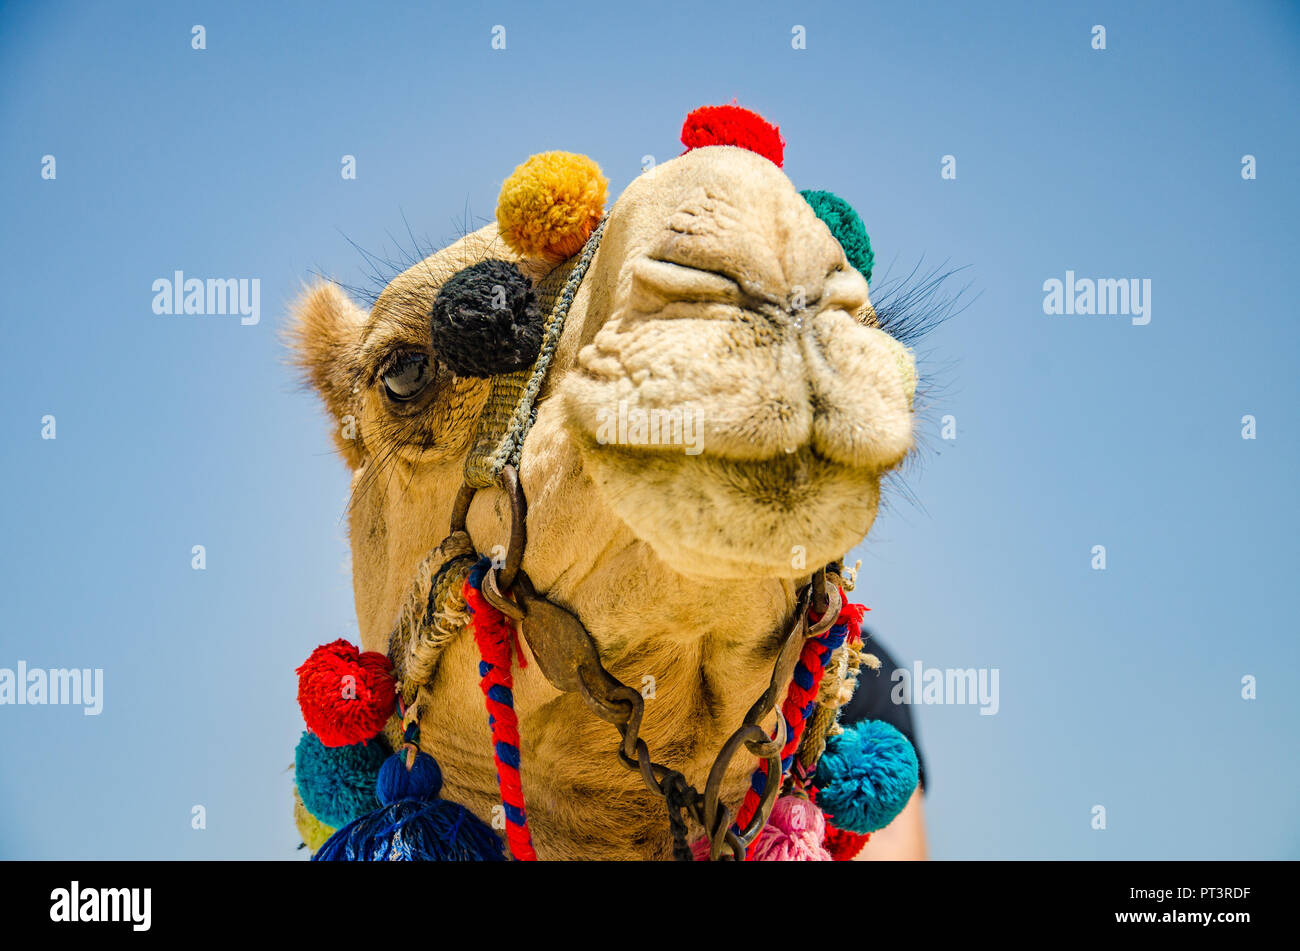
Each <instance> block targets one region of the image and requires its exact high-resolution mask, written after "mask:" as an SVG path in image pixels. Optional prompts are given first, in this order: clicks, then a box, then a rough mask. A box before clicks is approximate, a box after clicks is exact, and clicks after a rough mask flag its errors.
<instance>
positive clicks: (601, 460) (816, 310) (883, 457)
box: [291, 145, 916, 859]
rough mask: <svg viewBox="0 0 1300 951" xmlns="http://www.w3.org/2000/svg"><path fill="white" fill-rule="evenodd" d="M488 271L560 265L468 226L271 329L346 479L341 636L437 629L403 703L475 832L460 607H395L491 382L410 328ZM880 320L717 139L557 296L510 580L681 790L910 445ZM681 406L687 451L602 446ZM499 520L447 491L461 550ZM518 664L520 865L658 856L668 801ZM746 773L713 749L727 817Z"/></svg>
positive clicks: (480, 768) (595, 725) (482, 769)
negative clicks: (635, 694)
mask: <svg viewBox="0 0 1300 951" xmlns="http://www.w3.org/2000/svg"><path fill="white" fill-rule="evenodd" d="M488 258H496V259H501V260H506V261H511V262H514V263H515V264H516V265H517V266H518V267H519V268H520V270H521V271H522V272H523V273H524V274H525V275H527V276H528V277H529V278H531V279H532V280H534V281H541V280H544V279H545V278H546V276H547V275H548V274H549V273H551V271H552V270H553V269H554V268H555V267H557V266H558V262H557V261H555V260H553V259H545V258H538V257H536V256H529V257H524V256H521V255H520V254H518V253H515V252H514V251H512V250H511V248H510V247H509V246H507V244H506V243H505V242H504V241H503V240H502V235H501V233H500V230H499V228H498V225H496V224H491V225H488V226H486V227H483V228H481V229H479V230H477V231H473V232H472V233H469V234H467V235H465V236H464V237H462V238H461V239H460V240H457V241H456V242H455V243H453V244H451V245H450V246H448V247H446V248H443V249H442V250H440V251H437V252H436V253H434V254H432V255H430V256H428V257H427V258H425V259H424V260H421V261H419V262H417V263H415V264H414V265H413V266H411V267H409V268H408V269H406V270H405V271H403V272H402V273H401V274H399V275H398V276H396V277H395V278H394V279H393V280H392V281H391V282H390V283H389V284H388V285H387V286H386V287H385V288H384V290H383V291H382V293H380V294H379V296H378V298H377V300H376V302H375V303H374V306H373V307H372V308H371V309H370V311H369V312H367V311H366V310H364V309H363V308H362V307H361V306H359V305H358V304H357V303H355V302H354V301H353V300H352V299H351V297H350V296H349V294H348V293H346V292H345V291H344V290H342V289H341V288H340V287H339V286H338V285H336V284H334V283H331V282H326V281H321V282H319V283H316V284H314V285H312V286H310V287H308V288H307V289H306V290H305V291H304V293H303V295H302V296H301V298H300V299H299V300H298V301H297V303H296V304H295V305H294V307H293V313H292V325H291V336H292V341H293V347H294V353H295V357H296V360H297V362H298V363H299V365H300V366H301V368H302V370H303V372H304V375H305V377H306V379H307V380H308V381H309V383H310V385H311V386H312V387H313V388H314V389H315V391H316V392H317V393H318V394H319V397H320V399H321V400H322V401H323V403H324V407H325V410H326V411H327V413H328V414H329V416H330V417H332V419H333V421H334V427H333V428H334V441H335V444H336V446H337V449H338V452H339V454H340V455H341V457H342V459H343V460H344V462H345V463H346V464H347V466H348V467H349V468H350V470H351V473H352V476H351V478H352V497H351V501H350V505H349V509H348V523H349V535H350V543H351V548H352V562H353V585H354V593H355V602H356V612H357V621H358V625H359V630H360V638H361V647H362V649H364V650H367V651H379V652H385V651H388V650H389V647H390V636H391V635H392V634H393V631H394V629H395V627H396V626H399V625H401V624H404V623H405V624H409V625H414V626H415V627H417V628H419V627H422V626H423V627H427V626H428V625H429V624H431V623H436V624H441V625H442V626H443V628H442V634H443V635H445V636H442V637H441V639H440V644H441V648H440V652H439V654H438V657H437V660H436V665H435V666H434V667H433V669H432V670H430V671H426V675H427V682H425V683H424V684H423V685H422V686H421V687H420V689H419V697H420V700H419V714H418V717H419V728H420V730H419V732H420V742H421V746H422V748H423V749H424V750H427V751H428V752H430V753H432V754H433V755H434V756H435V757H436V759H437V761H438V762H439V763H440V764H441V766H442V770H443V773H444V787H443V796H444V797H445V798H448V799H452V800H454V801H456V802H459V803H462V804H464V805H465V806H467V807H468V808H469V809H470V810H472V811H473V812H474V813H475V814H476V815H477V816H478V817H479V818H481V819H483V820H484V821H485V822H490V821H491V819H492V816H493V811H494V808H497V807H498V804H499V802H500V799H499V794H498V787H497V777H496V770H495V766H494V762H493V758H492V747H491V743H490V742H489V735H488V732H487V725H486V715H485V713H484V708H483V696H482V693H481V692H480V688H479V676H478V664H479V655H478V651H477V649H476V646H475V643H474V640H473V638H472V637H470V636H469V635H468V634H465V633H464V632H463V623H464V617H463V616H461V617H460V618H459V623H460V624H461V625H462V627H461V628H458V627H457V618H455V617H452V618H451V619H450V621H449V620H448V618H447V617H445V616H443V617H439V618H437V619H434V620H433V621H431V620H430V619H429V618H428V617H427V616H425V617H420V616H419V614H420V612H419V611H415V612H412V610H411V605H412V603H415V604H418V603H420V599H426V600H427V598H428V597H429V585H430V582H429V578H428V568H429V558H430V553H431V552H434V551H436V549H437V547H438V546H439V543H440V542H442V540H443V539H444V537H445V536H446V535H447V527H448V524H449V520H450V518H451V516H452V510H453V506H454V504H455V501H456V498H457V494H458V490H459V489H460V487H461V485H462V481H463V478H462V473H463V467H464V464H465V460H466V456H467V455H468V454H469V453H470V451H471V448H472V442H473V437H474V431H475V426H476V424H477V422H478V420H479V417H480V415H481V414H482V413H483V412H484V409H485V405H486V403H487V401H488V398H489V391H490V386H491V384H490V381H489V380H488V379H484V378H479V377H473V376H460V375H457V374H456V373H455V372H453V371H452V370H451V369H449V368H448V367H447V366H446V365H445V363H444V361H443V360H441V359H440V358H439V356H438V355H437V354H436V353H435V352H434V351H433V350H432V348H431V335H430V324H429V320H430V311H431V307H432V305H433V302H434V299H435V297H436V296H437V294H438V291H439V289H440V288H441V287H442V286H443V284H444V283H445V282H446V281H447V280H448V279H449V278H450V277H451V276H452V275H454V274H456V273H457V272H458V271H460V270H461V269H462V268H465V267H467V266H468V265H471V264H473V263H475V262H479V261H483V260H485V259H488ZM879 324H880V321H879V320H878V317H877V314H876V311H875V310H874V309H873V306H872V302H871V298H870V294H869V288H868V284H867V281H866V280H865V279H864V277H863V275H862V274H860V273H859V272H858V271H856V270H855V269H854V268H853V267H851V266H849V264H848V262H847V260H846V256H845V252H844V249H843V248H842V247H841V246H840V244H839V242H837V240H836V238H835V237H833V236H832V234H831V232H830V230H829V229H828V228H827V226H826V224H824V223H823V221H822V220H820V219H819V218H818V217H817V215H816V214H815V213H814V211H813V210H812V209H811V208H810V206H809V204H808V202H807V201H805V199H804V198H803V197H801V195H800V193H799V192H798V191H797V190H796V189H795V187H794V186H793V184H792V183H791V181H790V180H789V179H788V178H787V177H786V175H785V174H784V173H783V172H782V171H781V169H780V168H779V167H778V166H777V165H776V164H774V163H773V162H771V161H769V160H768V159H767V158H764V157H763V156H761V155H757V154H755V153H754V152H751V151H748V150H746V149H743V148H736V147H733V146H729V145H715V146H708V147H702V148H696V149H693V150H690V151H688V152H686V153H685V154H683V155H682V156H680V157H678V158H675V159H672V160H670V161H666V162H663V163H662V164H659V165H658V166H656V167H654V168H653V169H651V170H649V171H646V172H644V173H643V174H641V175H640V176H639V177H638V178H636V179H635V180H634V181H632V182H631V184H630V185H628V187H627V188H626V189H625V191H624V192H623V193H622V195H621V196H620V197H619V198H618V200H617V201H616V202H614V203H613V205H612V206H611V207H610V209H609V212H608V216H607V219H606V224H605V230H604V235H603V238H602V239H601V241H600V244H599V248H598V250H597V251H596V253H595V256H594V258H593V259H592V260H591V263H590V268H589V270H588V271H587V273H586V276H585V278H584V279H583V280H582V283H581V285H580V287H579V289H578V291H577V293H576V295H575V296H574V298H573V300H572V304H571V307H570V310H569V314H568V319H567V321H566V323H565V324H564V328H563V333H562V335H561V336H560V338H559V341H558V345H557V346H556V348H555V351H554V356H553V360H552V363H551V366H550V370H549V372H548V374H547V377H546V380H545V383H544V385H543V387H542V390H541V392H540V393H539V394H538V399H537V402H536V419H535V422H534V423H533V425H532V428H531V429H530V430H529V432H528V435H527V438H526V439H525V441H524V443H523V447H522V452H521V455H520V456H519V465H518V476H519V480H520V486H521V488H522V490H523V494H524V496H525V497H526V499H527V522H526V528H527V546H526V548H525V550H524V554H523V562H522V569H523V571H524V572H526V574H527V576H528V577H529V578H530V579H531V582H532V585H533V586H534V587H535V588H536V590H537V591H538V592H539V593H541V594H544V596H545V597H546V598H548V599H549V600H551V601H552V602H554V603H556V604H558V605H561V606H563V607H564V608H565V609H567V610H568V611H569V612H571V613H572V614H573V615H575V616H576V617H577V618H579V619H580V620H581V623H582V625H583V626H585V628H586V629H587V631H588V632H589V634H590V636H591V638H592V640H593V641H594V643H595V645H596V648H597V650H598V652H599V655H600V660H601V662H602V663H603V664H604V666H605V667H606V668H607V669H608V670H609V671H610V673H612V674H613V675H614V676H616V677H617V678H618V679H619V680H621V681H622V682H623V683H624V684H630V685H632V686H633V687H635V688H637V689H640V690H642V692H643V695H644V696H645V697H646V698H647V699H646V701H645V712H644V723H643V724H642V728H641V736H642V737H643V738H644V739H645V740H646V742H647V744H648V746H649V748H650V749H651V750H652V751H653V754H654V756H655V758H656V759H657V760H659V761H660V762H662V763H664V764H665V765H667V766H670V767H671V768H673V769H676V770H680V771H681V772H682V773H683V774H685V775H686V776H687V777H690V778H691V780H692V781H693V782H695V783H697V784H700V785H701V786H702V784H703V781H704V777H705V775H706V774H707V773H708V771H709V769H710V766H711V764H712V763H713V761H714V757H715V755H716V754H717V752H718V748H719V747H720V746H721V745H722V744H723V743H724V742H725V741H726V739H727V737H728V736H730V735H731V734H732V732H733V731H734V730H735V728H736V727H737V726H738V725H739V724H740V723H741V721H742V719H743V718H744V716H745V713H746V711H747V710H748V709H749V707H750V706H751V704H752V703H753V702H754V700H755V698H756V697H758V696H759V695H760V694H761V693H762V692H763V691H764V689H765V688H766V686H767V683H768V679H769V677H770V675H771V672H772V665H773V662H774V660H775V658H776V655H777V652H778V649H779V647H780V643H781V637H782V634H783V632H784V631H785V630H786V628H787V626H788V624H789V623H790V618H791V616H792V612H793V611H794V610H795V607H796V597H797V594H798V591H799V589H800V586H801V585H804V584H806V583H807V582H808V581H809V578H810V576H811V575H812V572H813V571H814V570H815V569H816V568H819V567H821V566H823V565H826V564H830V563H837V562H838V561H839V559H841V558H842V557H843V556H844V555H845V553H847V552H848V551H849V550H850V549H852V548H853V547H854V546H855V545H856V544H858V543H859V542H860V541H862V539H863V538H864V537H865V536H866V534H867V532H868V530H869V529H870V528H871V525H872V522H873V520H874V518H875V515H876V510H877V506H878V503H879V499H880V485H881V479H882V477H884V476H885V475H886V474H887V473H889V472H890V471H891V470H893V469H895V468H896V467H897V466H899V464H900V463H901V462H902V461H903V460H904V458H905V457H906V456H907V455H908V453H909V452H910V451H911V449H912V445H913V406H912V404H913V394H914V388H915V380H916V371H915V366H914V363H913V359H912V355H911V353H910V351H909V350H908V348H907V347H906V346H904V344H903V343H901V342H900V341H899V340H897V339H895V338H894V337H893V336H891V334H890V333H888V332H886V330H884V329H882V327H881V326H880V325H879ZM394 387H396V390H394ZM395 397H397V398H395ZM684 408H685V410H686V411H687V412H688V413H690V414H693V416H692V418H693V419H694V420H695V421H697V422H698V425H699V427H700V439H699V444H698V446H697V447H696V450H697V451H694V452H691V451H684V448H683V446H682V445H681V444H680V443H675V442H673V441H671V440H669V441H664V442H661V443H660V444H654V443H653V442H652V441H647V440H640V441H638V440H631V439H626V438H625V439H622V440H620V439H618V438H614V439H611V438H609V431H610V429H609V427H608V426H606V432H605V433H603V434H602V433H601V432H599V430H600V427H601V425H602V422H604V423H608V421H609V420H610V419H611V418H617V416H618V414H620V413H622V414H623V416H624V417H626V416H627V414H629V413H631V412H633V411H635V410H641V411H644V412H645V413H648V414H653V413H655V412H660V413H664V414H670V413H672V412H673V411H677V412H679V413H680V412H681V411H682V410H683V409H684ZM665 418H667V416H665ZM623 428H624V429H626V427H623ZM613 431H615V432H618V431H619V430H618V429H617V427H615V429H614V430H613ZM508 503H509V500H508V498H507V496H506V493H505V492H504V491H503V490H502V489H501V488H498V487H488V488H484V489H481V490H480V491H478V492H477V493H476V494H475V495H474V496H473V499H472V502H471V504H470V506H469V509H468V513H467V516H466V519H465V527H466V530H467V531H468V534H469V536H470V538H471V539H472V541H473V544H474V547H475V548H476V549H477V550H478V551H479V552H481V553H488V552H492V551H494V550H497V551H499V550H500V549H501V548H502V547H503V546H505V545H506V544H507V539H508V537H509V534H510V525H509V515H510V506H509V504H508ZM423 633H425V634H427V633H428V632H427V631H424V632H423ZM420 635H421V632H420V631H417V632H416V633H415V635H414V636H417V637H418V636H420ZM520 650H521V651H522V654H523V656H522V657H521V658H520V661H521V662H520V664H519V666H518V667H517V668H516V669H515V672H514V675H515V696H514V704H515V709H516V711H517V713H518V717H519V730H520V737H521V744H520V745H521V758H522V767H521V774H522V782H523V791H524V795H525V797H526V800H527V806H528V818H529V821H530V824H531V827H532V834H533V841H534V844H535V847H536V852H537V855H538V856H539V857H540V858H542V859H663V858H667V857H669V855H670V852H671V841H670V835H669V827H668V823H667V821H666V819H665V810H664V801H663V799H662V798H656V797H655V796H653V795H652V794H651V792H650V791H649V790H648V789H647V788H646V787H645V785H644V784H643V783H642V782H641V779H640V777H639V776H638V775H637V773H636V772H635V771H633V770H629V769H627V768H625V767H624V765H623V764H621V763H620V762H619V761H618V758H617V756H616V753H615V750H616V748H617V742H618V738H617V735H616V734H615V732H614V730H613V729H612V728H611V727H610V725H609V724H608V723H606V722H604V721H603V720H601V719H600V718H598V717H597V716H595V715H594V714H593V712H592V711H591V710H590V709H589V708H588V706H587V705H586V704H585V703H584V702H583V700H582V698H581V697H579V696H578V695H577V694H575V693H566V692H562V691H561V690H559V689H557V688H556V687H555V686H553V685H552V683H551V682H550V681H549V680H548V679H547V677H546V676H544V674H543V672H542V671H541V670H540V669H539V665H538V664H537V663H536V662H535V658H534V656H533V654H532V651H531V650H530V648H529V646H528V644H527V643H526V642H521V646H520ZM769 725H770V719H769ZM391 736H392V734H391V731H390V737H391ZM753 768H754V758H753V757H748V758H747V757H745V756H743V755H741V756H738V757H736V758H735V759H734V760H733V761H732V763H731V765H730V767H729V768H728V769H727V771H726V774H725V779H724V781H723V786H722V789H723V792H722V798H723V800H724V801H726V802H728V803H731V804H733V805H734V804H735V803H738V802H739V801H740V799H741V797H742V796H743V795H744V793H745V790H746V787H747V785H748V778H749V774H750V772H751V771H752V770H753ZM698 831H699V830H698V829H697V830H694V832H695V834H698Z"/></svg>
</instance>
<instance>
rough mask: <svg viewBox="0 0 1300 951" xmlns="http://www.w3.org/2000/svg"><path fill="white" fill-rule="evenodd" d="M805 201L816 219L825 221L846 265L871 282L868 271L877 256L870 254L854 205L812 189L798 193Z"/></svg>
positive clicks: (869, 243) (866, 238)
mask: <svg viewBox="0 0 1300 951" xmlns="http://www.w3.org/2000/svg"><path fill="white" fill-rule="evenodd" d="M799 194H800V195H803V197H804V201H806V202H808V204H809V205H811V206H812V210H813V211H814V212H816V213H817V217H818V218H820V219H821V220H822V221H824V222H826V227H828V228H830V229H831V234H833V235H835V240H836V241H838V242H839V243H840V247H842V248H843V249H844V256H845V257H846V258H848V259H849V263H850V264H852V265H853V266H854V267H855V268H857V269H858V271H859V272H861V274H862V276H863V277H865V278H866V279H867V282H868V283H870V282H871V268H872V266H873V265H874V264H875V263H876V256H875V254H873V253H872V251H871V238H869V237H868V236H867V229H866V228H864V227H863V226H862V219H861V218H860V217H859V216H858V213H857V212H856V211H854V210H853V206H852V205H850V204H849V203H848V202H847V201H845V200H844V199H843V198H841V197H840V196H839V195H837V194H835V193H834V192H819V191H813V190H811V189H808V190H805V191H801V192H800V193H799Z"/></svg>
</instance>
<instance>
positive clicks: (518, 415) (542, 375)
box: [465, 219, 607, 489]
mask: <svg viewBox="0 0 1300 951" xmlns="http://www.w3.org/2000/svg"><path fill="white" fill-rule="evenodd" d="M606 220H607V219H602V220H601V222H600V224H598V225H596V228H595V230H594V231H592V233H591V235H590V237H588V238H587V243H586V244H584V245H583V246H582V250H581V251H579V252H578V253H577V254H576V255H575V256H574V257H573V258H571V259H570V261H572V262H573V263H572V264H571V265H570V264H568V263H567V262H566V263H565V264H563V265H561V266H560V267H558V268H556V269H555V270H554V271H552V272H551V273H550V274H548V275H547V276H546V277H545V278H544V279H543V280H542V281H540V282H539V283H538V285H537V296H538V300H539V302H540V303H541V304H542V305H543V306H549V308H550V309H549V311H548V314H547V318H546V323H545V324H544V325H543V327H542V346H541V350H540V351H539V352H538V354H537V359H536V361H534V363H533V365H532V366H531V367H529V368H526V369H523V370H516V371H515V372H514V373H503V374H499V375H497V376H495V377H493V378H492V389H491V391H490V393H489V394H488V402H487V405H486V406H485V407H484V409H483V412H482V414H480V416H479V423H478V430H477V432H476V433H475V436H474V444H473V448H472V449H471V450H470V453H469V455H468V456H467V457H466V459H465V481H466V482H467V483H468V484H470V485H472V486H474V487H475V488H478V489H482V488H487V487H488V486H491V485H496V484H497V477H498V476H500V474H501V470H502V469H503V468H505V466H506V465H507V464H509V465H512V466H514V467H515V468H518V467H519V456H520V454H521V453H522V451H523V447H524V438H525V437H526V436H527V435H528V430H529V429H531V428H532V425H533V423H534V422H535V421H536V419H537V397H538V394H540V393H541V390H542V384H543V383H545V382H546V375H547V373H548V372H549V371H550V368H551V360H552V359H553V358H554V356H555V350H556V348H557V347H558V346H559V344H560V336H561V335H562V334H563V332H564V324H565V321H566V319H567V318H568V316H569V307H570V306H571V305H572V304H573V299H574V297H576V296H577V294H578V288H579V287H580V286H581V285H582V279H583V277H584V276H585V275H586V273H587V268H588V267H589V266H590V265H591V261H592V259H593V258H594V257H595V256H596V251H597V249H598V248H599V247H600V239H601V236H602V235H603V234H604V233H605V221H606ZM566 268H567V270H566ZM561 280H562V281H563V284H561V283H560V281H561ZM551 302H553V303H551Z"/></svg>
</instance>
